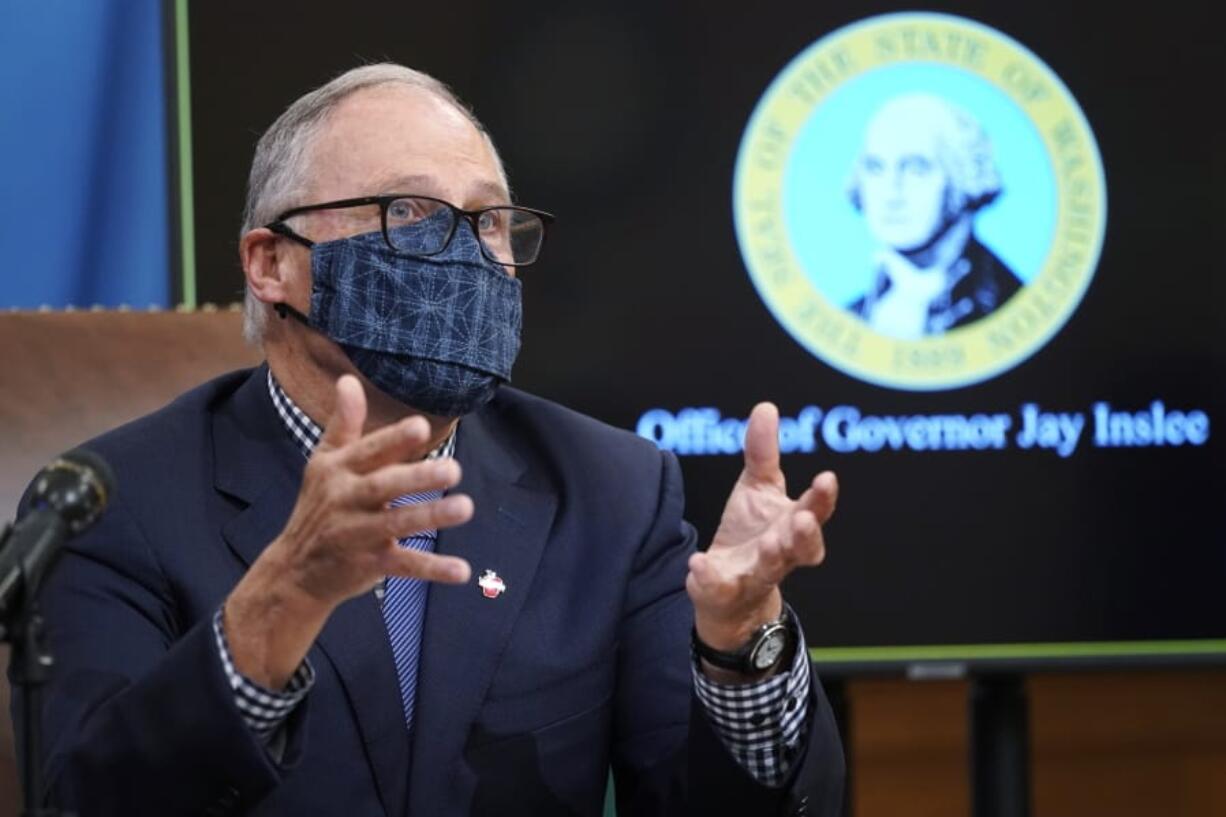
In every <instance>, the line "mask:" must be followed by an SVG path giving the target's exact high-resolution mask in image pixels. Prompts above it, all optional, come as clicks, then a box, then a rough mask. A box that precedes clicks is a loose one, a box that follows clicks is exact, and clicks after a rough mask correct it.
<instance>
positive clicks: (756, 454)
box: [745, 403, 783, 486]
mask: <svg viewBox="0 0 1226 817" xmlns="http://www.w3.org/2000/svg"><path fill="white" fill-rule="evenodd" d="M745 476H747V477H749V478H750V479H751V480H755V481H761V482H769V483H772V484H777V485H780V486H782V485H783V472H782V471H780V470H779V409H777V408H775V404H774V403H758V405H756V406H754V407H753V411H752V412H750V414H749V427H748V428H747V429H746V430H745Z"/></svg>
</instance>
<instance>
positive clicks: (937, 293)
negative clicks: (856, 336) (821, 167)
mask: <svg viewBox="0 0 1226 817" xmlns="http://www.w3.org/2000/svg"><path fill="white" fill-rule="evenodd" d="M1000 192H1001V185H1000V176H999V173H998V172H997V169H996V162H995V159H994V158H993V156H992V145H991V142H990V141H989V139H988V136H987V134H986V133H985V132H984V130H983V127H982V126H981V125H980V124H979V123H978V122H977V121H975V119H974V118H973V117H972V116H971V115H970V114H969V113H967V112H966V111H964V110H962V109H960V108H958V107H957V106H955V105H953V104H951V103H950V102H948V101H947V100H944V99H941V98H940V97H937V96H933V95H931V94H903V95H901V96H897V97H894V98H893V99H891V100H889V101H888V102H886V103H885V104H884V105H882V106H881V108H880V109H879V110H878V111H877V113H875V114H874V115H873V117H872V119H870V120H869V123H868V127H867V128H866V131H865V136H864V145H863V147H862V149H861V151H860V155H859V157H857V159H856V163H855V166H854V168H853V170H852V177H851V184H850V186H849V193H850V198H851V203H852V206H853V207H855V208H856V209H857V210H859V211H860V212H862V213H863V214H864V218H865V221H866V222H867V223H868V228H869V231H870V232H871V233H872V234H873V237H874V238H876V239H877V240H878V241H880V242H881V248H880V249H879V250H878V251H877V252H876V254H875V255H874V258H873V266H874V277H873V281H872V283H871V284H870V286H869V290H868V292H867V293H865V294H864V295H863V296H861V297H860V298H858V299H856V301H855V302H854V303H852V304H851V306H849V307H848V309H849V310H850V311H852V312H854V313H856V314H857V315H859V316H860V317H861V318H863V319H864V320H865V321H867V322H868V324H869V325H870V326H872V327H873V328H874V329H876V330H877V331H878V332H881V333H882V334H884V335H890V336H892V337H897V338H904V339H916V338H920V337H924V336H928V335H936V334H941V333H942V332H946V331H948V330H950V329H954V328H956V327H959V326H965V325H966V324H968V323H971V322H972V321H977V320H979V319H980V318H982V317H984V316H985V315H987V314H989V313H991V312H992V311H993V310H995V309H997V308H998V307H1000V306H1001V305H1002V304H1004V303H1005V301H1007V300H1009V298H1011V297H1012V296H1013V294H1014V293H1015V292H1017V290H1018V289H1020V288H1021V285H1022V282H1021V281H1020V280H1018V278H1017V276H1016V275H1014V273H1013V271H1012V270H1010V269H1009V268H1008V267H1007V266H1006V265H1005V264H1004V262H1002V261H1001V260H1000V259H999V258H997V257H996V256H995V255H994V254H993V253H992V252H991V250H989V249H988V248H987V247H985V246H984V245H983V244H981V243H980V242H979V241H978V239H976V237H975V233H974V219H975V216H976V215H977V214H978V213H979V211H980V210H982V209H983V208H984V207H987V206H988V205H989V204H991V203H992V202H993V201H995V200H996V198H997V197H998V196H1000Z"/></svg>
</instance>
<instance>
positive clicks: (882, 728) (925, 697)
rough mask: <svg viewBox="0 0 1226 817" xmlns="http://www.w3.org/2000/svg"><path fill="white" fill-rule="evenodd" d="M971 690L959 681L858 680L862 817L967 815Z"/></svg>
mask: <svg viewBox="0 0 1226 817" xmlns="http://www.w3.org/2000/svg"><path fill="white" fill-rule="evenodd" d="M966 689H967V685H966V684H965V683H962V682H959V681H926V682H922V683H921V682H914V683H912V682H906V681H882V680H871V681H853V682H851V683H850V684H849V688H848V693H849V699H850V703H851V723H852V740H851V747H850V749H849V754H850V757H849V760H850V763H851V767H852V802H853V803H854V813H855V814H856V815H857V817H876V816H877V815H881V817H887V816H888V817H899V815H909V817H966V816H967V815H969V814H970V797H969V793H968V789H967V786H966V757H967V754H966V746H967V732H966Z"/></svg>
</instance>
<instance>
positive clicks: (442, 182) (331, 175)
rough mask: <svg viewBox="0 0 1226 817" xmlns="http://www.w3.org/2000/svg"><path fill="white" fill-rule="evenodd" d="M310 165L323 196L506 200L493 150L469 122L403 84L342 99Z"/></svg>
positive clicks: (322, 132)
mask: <svg viewBox="0 0 1226 817" xmlns="http://www.w3.org/2000/svg"><path fill="white" fill-rule="evenodd" d="M311 167H312V176H313V180H312V187H315V188H316V189H317V190H316V192H317V193H318V194H320V195H327V196H336V197H345V196H359V195H371V194H375V193H399V192H411V193H422V194H425V195H433V196H437V197H439V198H448V199H449V200H450V199H451V198H455V197H460V198H461V201H457V202H455V203H458V204H459V203H463V201H466V200H470V199H473V198H474V197H475V198H476V199H478V200H481V201H485V200H489V199H505V198H506V197H507V191H506V187H505V184H504V183H503V181H502V177H501V173H500V172H499V166H498V163H497V160H496V159H495V158H494V154H493V151H492V149H491V147H490V145H489V143H488V141H487V140H486V138H485V137H484V135H482V134H481V132H480V131H478V130H477V128H476V126H475V125H474V124H473V123H472V121H471V120H469V118H468V117H467V116H466V115H465V114H463V113H462V112H461V111H459V110H458V109H457V108H456V107H455V106H454V105H452V104H451V103H450V102H448V101H446V100H444V99H442V98H440V97H439V96H437V95H436V94H434V93H432V92H430V91H428V90H426V89H422V88H414V87H411V86H407V85H402V84H401V85H382V86H376V87H373V88H366V89H363V90H360V91H357V92H355V93H353V94H351V95H350V96H348V97H346V98H345V99H343V100H341V102H340V103H338V104H337V106H336V108H335V109H333V111H332V112H331V114H330V115H329V117H328V119H327V120H326V121H325V123H324V125H323V127H322V128H320V131H319V133H318V135H317V137H316V139H315V143H314V145H313V156H312V157H311Z"/></svg>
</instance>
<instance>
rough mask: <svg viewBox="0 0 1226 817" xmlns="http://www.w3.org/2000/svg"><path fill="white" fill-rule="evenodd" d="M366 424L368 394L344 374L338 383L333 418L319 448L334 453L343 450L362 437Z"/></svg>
mask: <svg viewBox="0 0 1226 817" xmlns="http://www.w3.org/2000/svg"><path fill="white" fill-rule="evenodd" d="M365 422H366V394H365V393H364V392H363V391H362V384H361V383H359V382H358V379H357V378H356V377H354V376H353V375H351V374H343V375H341V376H340V379H338V380H337V381H336V403H335V405H334V406H333V407H332V416H331V417H329V418H328V425H327V427H326V428H324V433H323V436H322V437H320V439H319V448H320V449H321V450H323V451H333V450H335V449H338V448H342V447H344V446H346V445H348V444H349V443H351V442H353V441H354V440H357V439H358V438H360V437H361V436H362V424H363V423H365Z"/></svg>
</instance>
